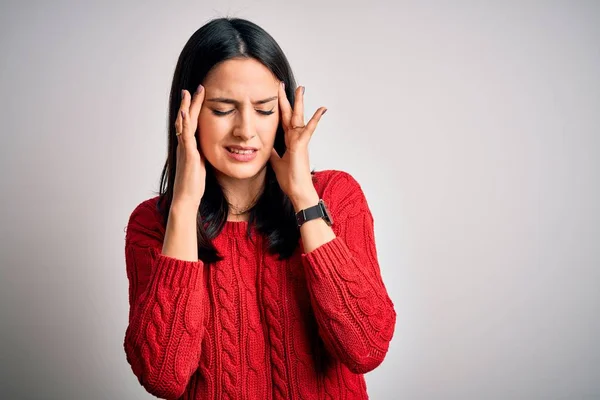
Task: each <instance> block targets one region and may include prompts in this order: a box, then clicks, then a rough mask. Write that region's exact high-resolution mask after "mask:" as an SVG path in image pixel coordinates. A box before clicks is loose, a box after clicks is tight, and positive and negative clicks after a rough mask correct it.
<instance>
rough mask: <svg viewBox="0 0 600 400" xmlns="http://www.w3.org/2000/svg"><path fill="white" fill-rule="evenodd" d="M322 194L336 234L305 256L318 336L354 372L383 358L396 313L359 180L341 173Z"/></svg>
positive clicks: (334, 177) (360, 370) (368, 366)
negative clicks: (383, 276) (379, 262)
mask: <svg viewBox="0 0 600 400" xmlns="http://www.w3.org/2000/svg"><path fill="white" fill-rule="evenodd" d="M330 179H331V180H330V183H328V185H327V187H326V188H325V190H324V193H323V195H322V197H323V198H324V199H325V202H326V203H327V204H328V208H329V211H330V213H331V215H332V218H333V226H332V228H333V230H334V233H335V234H336V238H335V239H333V240H332V241H329V242H327V243H325V244H323V245H321V246H319V247H318V248H316V249H314V250H312V251H311V252H309V253H305V254H304V253H303V254H302V262H303V264H304V267H305V268H304V269H305V271H306V279H307V283H308V288H309V292H310V297H311V303H312V306H313V309H314V313H315V317H316V320H317V325H318V327H319V335H320V336H321V338H322V339H323V342H324V344H325V347H326V349H327V350H328V352H329V353H330V354H332V355H333V356H335V357H336V358H337V359H339V360H340V361H341V362H342V363H344V364H345V365H346V366H347V367H348V368H349V369H350V370H351V371H352V372H354V373H367V372H369V371H371V370H373V369H375V368H376V367H377V366H378V365H379V364H381V362H382V361H383V359H384V357H385V355H386V353H387V350H388V347H389V343H390V341H391V339H392V336H393V333H394V328H395V323H396V312H395V310H394V305H393V303H392V301H391V299H390V297H389V296H388V293H387V291H386V288H385V286H384V284H383V281H382V279H381V274H380V270H379V264H378V260H377V251H376V246H375V235H374V224H373V217H372V215H371V212H370V210H369V207H368V204H367V201H366V198H365V196H364V193H363V191H362V189H361V188H360V186H359V184H358V183H357V182H356V181H355V180H354V178H353V177H352V176H351V175H350V174H348V173H346V172H342V171H339V172H338V173H337V174H336V175H335V176H333V177H332V178H330Z"/></svg>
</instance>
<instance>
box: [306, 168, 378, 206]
mask: <svg viewBox="0 0 600 400" xmlns="http://www.w3.org/2000/svg"><path fill="white" fill-rule="evenodd" d="M313 184H314V186H315V189H316V190H317V193H318V194H319V197H320V198H322V199H323V201H325V203H326V204H327V206H328V208H329V210H330V211H331V212H332V213H336V214H340V213H344V211H347V210H348V207H351V208H357V207H358V208H367V209H368V205H367V200H366V197H365V194H364V192H363V190H362V187H361V186H360V184H359V183H358V181H357V180H356V179H355V178H354V176H352V175H351V174H350V173H348V172H345V171H340V170H323V171H316V172H315V173H314V174H313Z"/></svg>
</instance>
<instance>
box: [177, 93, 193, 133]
mask: <svg viewBox="0 0 600 400" xmlns="http://www.w3.org/2000/svg"><path fill="white" fill-rule="evenodd" d="M190 101H191V99H190V94H189V92H188V91H187V90H185V89H184V90H183V96H182V99H181V107H180V112H179V113H180V114H181V125H182V130H181V131H180V132H181V139H183V141H184V142H186V141H188V140H190V138H191V137H193V136H194V132H190V130H191V127H190V123H191V120H190ZM194 131H195V129H194Z"/></svg>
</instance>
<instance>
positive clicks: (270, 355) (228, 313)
mask: <svg viewBox="0 0 600 400" xmlns="http://www.w3.org/2000/svg"><path fill="white" fill-rule="evenodd" d="M313 182H314V185H315V188H316V190H317V193H318V194H319V196H320V197H321V198H322V199H324V201H325V203H326V204H327V205H328V208H329V211H330V213H331V215H332V217H333V220H334V224H333V231H334V232H335V234H336V236H337V237H336V238H335V239H334V240H332V241H330V242H327V243H325V244H323V245H321V246H320V247H318V248H317V249H315V250H313V251H311V252H310V253H307V254H305V253H304V251H303V247H302V240H300V245H299V246H298V248H297V251H296V252H295V253H294V255H293V256H292V258H290V259H288V260H284V261H279V260H277V255H271V254H269V253H268V252H266V251H261V249H262V248H263V247H262V244H263V243H264V242H265V239H264V238H262V237H261V236H260V235H257V234H256V233H257V232H256V231H255V230H254V227H252V236H253V238H255V239H256V240H254V243H253V241H251V240H249V239H248V238H247V237H246V235H245V232H246V228H247V224H248V222H230V221H228V222H227V223H226V225H225V228H224V229H223V231H222V232H221V233H220V234H219V236H218V237H216V238H215V239H213V243H214V245H215V246H216V248H217V249H218V250H219V253H220V254H222V255H224V256H225V259H224V260H223V261H220V262H217V263H216V264H211V265H208V264H207V265H205V264H204V263H203V262H202V261H197V262H194V261H184V260H179V259H175V258H171V257H168V256H164V255H162V254H161V249H162V242H163V238H164V233H165V227H164V225H163V224H162V222H161V217H160V215H159V214H158V212H157V210H156V202H157V200H158V197H154V198H152V199H149V200H146V201H144V202H143V203H141V204H140V205H139V206H137V207H136V208H135V210H134V211H133V213H132V214H131V217H130V219H129V224H128V227H127V234H126V239H125V259H126V265H127V277H128V279H129V303H130V312H129V325H128V327H127V330H126V333H125V340H124V348H125V353H126V355H127V360H128V362H129V363H130V364H131V367H132V369H133V372H134V373H135V375H136V376H137V377H138V379H139V382H140V383H141V384H142V385H143V386H144V388H145V389H146V390H147V391H148V392H150V393H152V394H153V395H155V396H158V397H162V398H168V399H177V398H181V399H260V400H267V399H349V400H350V399H367V398H368V396H367V392H366V385H365V380H364V377H363V375H362V374H364V373H366V372H369V371H371V370H373V369H374V368H375V367H377V366H378V365H379V364H380V363H381V362H382V361H383V359H384V357H385V354H386V353H387V350H388V346H389V342H390V340H391V339H392V335H393V333H394V325H395V322H396V312H395V311H394V305H393V303H392V301H391V300H390V298H389V296H388V294H387V291H386V289H385V286H384V284H383V281H382V279H381V275H380V272H379V265H378V261H377V252H376V248H375V237H374V231H373V218H372V215H371V212H370V210H369V207H368V205H367V201H366V199H365V196H364V194H363V191H362V190H361V188H360V186H359V184H358V183H357V182H356V181H355V180H354V178H353V177H352V176H351V175H350V174H348V173H346V172H342V171H333V170H328V171H320V172H317V173H315V175H314V178H313Z"/></svg>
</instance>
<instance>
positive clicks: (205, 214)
mask: <svg viewBox="0 0 600 400" xmlns="http://www.w3.org/2000/svg"><path fill="white" fill-rule="evenodd" d="M232 58H252V59H255V60H257V61H259V62H261V63H262V64H263V65H264V66H266V67H267V68H268V69H269V70H270V71H271V72H272V73H273V74H274V75H275V76H276V77H277V78H278V79H279V80H281V81H283V82H284V83H285V92H286V96H287V98H288V100H289V102H290V104H294V88H295V87H296V81H295V79H294V75H293V73H292V69H291V67H290V65H289V63H288V60H287V58H286V57H285V55H284V53H283V51H282V50H281V48H280V47H279V45H278V44H277V42H275V39H273V37H271V35H269V34H268V33H267V32H266V31H265V30H264V29H262V28H261V27H259V26H258V25H256V24H254V23H252V22H250V21H247V20H244V19H239V18H219V19H214V20H212V21H210V22H208V23H207V24H205V25H204V26H202V27H201V28H200V29H198V30H197V31H196V32H195V33H194V34H193V35H192V36H191V37H190V39H189V40H188V41H187V43H186V44H185V46H184V48H183V50H182V51H181V54H180V55H179V59H178V61H177V66H176V67H175V72H174V75H173V82H172V85H171V94H170V97H169V117H168V118H169V121H168V156H167V160H166V162H165V165H164V167H163V170H162V174H161V179H160V192H159V201H158V204H157V208H158V211H159V213H160V214H161V215H162V217H163V222H164V224H165V226H166V223H167V220H168V217H169V210H170V208H171V203H172V201H173V185H174V182H175V171H176V162H177V152H176V151H177V143H178V142H177V137H176V136H175V119H176V118H177V113H178V111H179V107H180V103H181V91H182V89H186V90H188V91H189V92H190V93H193V92H194V91H195V89H196V88H197V87H198V85H199V84H201V83H202V82H203V81H204V79H205V77H206V75H207V74H208V72H209V71H210V70H211V69H212V68H213V67H215V66H216V65H217V64H219V63H221V62H223V61H226V60H229V59H232ZM274 147H275V150H276V151H277V153H278V154H279V156H283V154H284V153H285V151H286V146H285V140H284V131H283V127H282V126H281V122H280V123H279V126H278V127H277V132H276V134H275V143H274ZM198 150H199V143H198ZM205 166H206V186H205V191H204V195H203V196H202V200H201V202H200V207H199V208H198V213H197V217H196V226H197V228H196V231H197V237H198V258H199V259H200V260H202V261H204V262H205V263H214V262H216V261H219V260H222V259H223V258H224V257H223V256H222V255H220V254H219V253H218V251H217V249H216V248H215V247H214V245H213V244H212V241H211V239H213V238H215V237H216V236H217V235H218V234H219V233H220V232H221V230H222V229H223V227H224V225H225V222H226V221H227V215H228V211H229V204H228V202H227V200H226V198H225V195H224V193H223V189H222V187H221V186H220V185H219V183H218V181H217V179H216V177H215V173H214V167H212V166H211V165H210V163H209V162H208V160H205ZM311 173H314V171H312V172H311ZM253 224H254V225H255V226H256V229H257V231H258V232H259V233H260V234H262V235H264V236H265V237H266V238H267V243H268V248H267V249H266V250H267V251H269V252H271V253H272V254H279V258H280V259H285V258H288V257H290V256H291V255H292V254H293V252H294V250H295V249H296V247H297V245H298V242H299V238H300V232H299V230H298V228H297V224H296V218H295V212H294V208H293V206H292V203H291V201H290V199H289V198H288V197H287V195H286V194H285V193H284V192H283V191H282V190H281V187H280V186H279V183H278V182H277V179H276V177H275V171H274V170H273V167H272V166H271V163H270V162H267V165H266V178H265V186H264V190H263V191H262V193H261V194H260V197H259V198H258V199H257V202H256V204H255V205H254V206H253V207H252V208H251V209H250V215H249V221H248V229H247V231H246V234H247V235H248V237H251V236H250V228H251V226H252V225H253Z"/></svg>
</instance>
